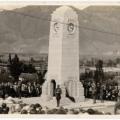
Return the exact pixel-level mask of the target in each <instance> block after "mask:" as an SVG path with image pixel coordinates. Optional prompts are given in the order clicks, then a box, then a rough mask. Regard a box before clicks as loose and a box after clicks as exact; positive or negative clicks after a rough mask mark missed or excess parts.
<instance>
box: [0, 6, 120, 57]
mask: <svg viewBox="0 0 120 120" xmlns="http://www.w3.org/2000/svg"><path fill="white" fill-rule="evenodd" d="M57 7H58V6H27V7H23V8H19V9H14V10H13V11H14V12H9V11H6V10H4V11H1V12H0V52H1V53H3V52H18V53H37V54H38V53H47V52H48V40H49V28H50V22H49V21H47V20H50V18H51V13H52V12H53V11H54V10H55V9H56V8H57ZM75 10H76V11H77V13H78V15H79V24H80V35H79V36H80V54H82V55H97V54H98V55H99V56H100V55H105V56H106V55H108V56H110V55H111V56H113V54H114V55H115V54H116V51H120V47H119V46H120V36H116V35H111V34H106V33H104V32H97V31H96V29H97V30H99V31H108V32H113V33H118V34H119V33H120V20H119V19H120V14H119V13H120V7H116V6H109V7H108V6H90V7H87V8H85V9H84V10H78V9H77V8H75ZM15 12H20V13H24V14H27V15H30V16H32V17H29V16H25V15H21V14H16V13H15ZM33 16H35V17H39V18H40V19H39V18H35V17H33ZM86 28H90V29H86ZM91 28H92V29H93V30H91ZM116 55H118V56H119V54H116Z"/></svg>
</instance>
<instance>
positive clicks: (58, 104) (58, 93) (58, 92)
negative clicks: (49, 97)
mask: <svg viewBox="0 0 120 120" xmlns="http://www.w3.org/2000/svg"><path fill="white" fill-rule="evenodd" d="M61 94H62V90H61V88H60V85H57V88H56V92H55V95H56V100H57V107H59V106H60V99H61Z"/></svg>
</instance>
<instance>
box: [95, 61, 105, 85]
mask: <svg viewBox="0 0 120 120" xmlns="http://www.w3.org/2000/svg"><path fill="white" fill-rule="evenodd" d="M103 79H104V72H103V61H102V60H98V62H97V64H96V70H95V75H94V80H95V83H96V84H97V83H98V82H100V83H102V82H103Z"/></svg>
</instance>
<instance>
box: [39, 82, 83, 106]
mask: <svg viewBox="0 0 120 120" xmlns="http://www.w3.org/2000/svg"><path fill="white" fill-rule="evenodd" d="M60 87H61V89H62V95H61V105H68V104H71V103H73V102H74V101H75V102H83V101H84V100H85V97H84V89H83V86H82V84H81V82H77V81H74V80H71V81H68V82H66V83H64V84H62V85H60ZM55 88H56V86H55V87H54V85H53V83H52V82H51V81H46V82H45V83H44V85H43V87H42V96H41V98H42V99H43V101H56V99H55ZM66 92H67V93H66ZM67 94H68V96H69V97H66V95H67ZM70 98H72V99H74V101H72V100H71V99H70Z"/></svg>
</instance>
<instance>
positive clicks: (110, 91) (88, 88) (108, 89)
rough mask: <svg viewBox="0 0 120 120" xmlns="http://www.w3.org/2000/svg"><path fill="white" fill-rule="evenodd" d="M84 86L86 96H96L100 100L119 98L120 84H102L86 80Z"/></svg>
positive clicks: (115, 99)
mask: <svg viewBox="0 0 120 120" xmlns="http://www.w3.org/2000/svg"><path fill="white" fill-rule="evenodd" d="M83 86H84V95H85V98H93V97H95V98H96V99H98V100H112V101H117V100H118V97H119V90H118V86H115V85H106V84H102V85H101V84H100V83H97V84H94V83H93V82H86V83H84V84H83Z"/></svg>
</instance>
